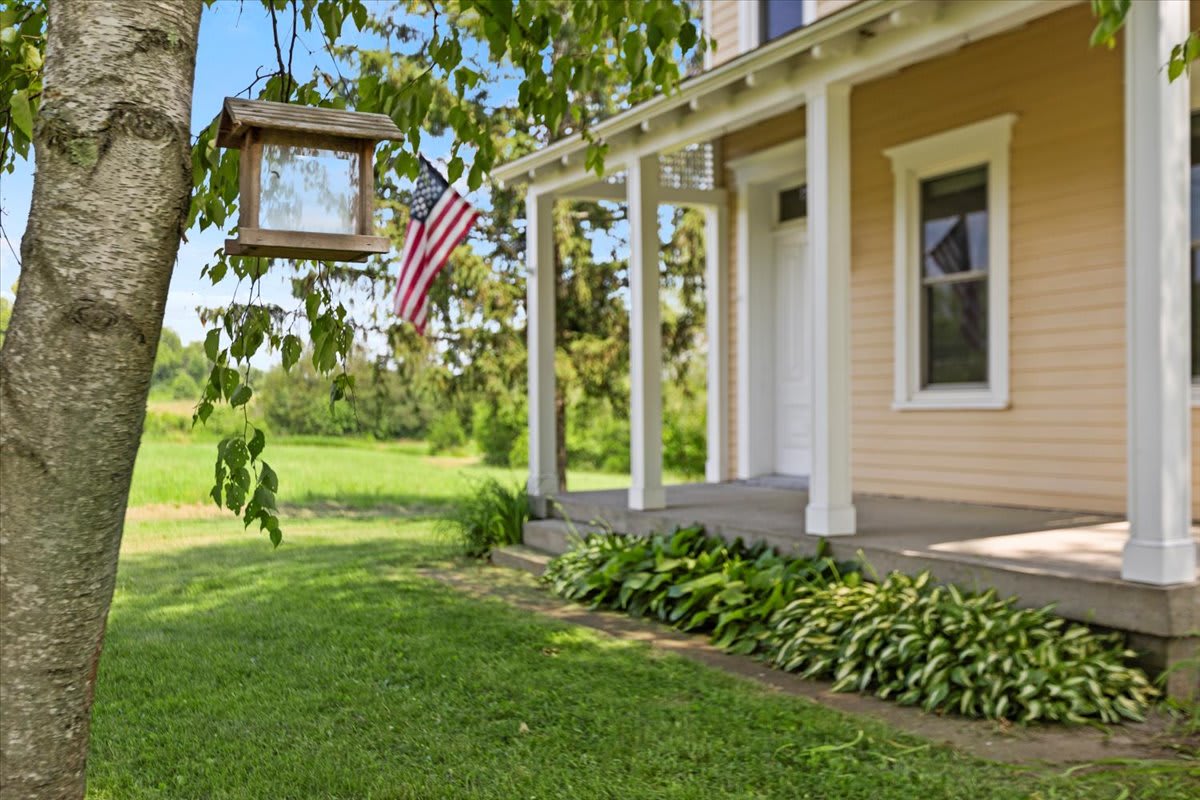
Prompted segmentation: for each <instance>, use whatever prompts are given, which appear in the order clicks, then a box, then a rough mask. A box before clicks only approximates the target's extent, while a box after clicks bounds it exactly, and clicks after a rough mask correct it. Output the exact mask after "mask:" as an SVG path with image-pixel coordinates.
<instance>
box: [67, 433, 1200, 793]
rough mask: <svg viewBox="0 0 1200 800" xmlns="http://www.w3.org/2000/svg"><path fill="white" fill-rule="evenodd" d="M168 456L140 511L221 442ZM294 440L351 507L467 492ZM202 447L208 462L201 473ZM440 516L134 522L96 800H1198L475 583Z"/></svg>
mask: <svg viewBox="0 0 1200 800" xmlns="http://www.w3.org/2000/svg"><path fill="white" fill-rule="evenodd" d="M150 445H151V446H150V447H149V448H147V449H144V452H143V459H142V462H141V463H140V464H139V473H138V478H137V485H136V486H135V497H142V498H152V499H153V502H181V500H180V497H181V496H182V497H184V498H185V500H186V498H190V497H191V496H192V495H190V494H182V493H176V494H171V493H170V492H169V491H168V490H167V489H164V488H163V487H164V486H166V485H167V484H165V483H164V482H162V481H161V480H160V476H159V475H157V474H155V473H154V472H153V470H152V469H151V468H150V467H149V466H148V465H150V464H153V465H154V467H156V468H159V469H165V468H171V467H172V466H174V467H175V468H177V471H178V473H179V476H180V477H179V478H178V480H183V479H184V477H183V476H186V475H190V474H192V473H193V472H195V473H196V474H197V475H198V476H199V477H200V478H201V479H203V478H205V477H207V475H208V472H207V464H208V461H209V453H208V450H207V448H199V449H193V450H186V449H181V450H178V451H174V452H172V451H171V450H170V449H169V448H170V447H180V448H190V447H192V446H191V445H155V443H150ZM278 450H279V453H280V456H283V455H284V451H285V450H286V451H287V455H286V459H287V460H286V461H285V458H284V457H279V456H277V457H276V461H277V462H278V463H279V464H280V467H282V468H281V469H280V470H279V471H280V474H281V478H282V479H284V480H287V476H288V475H289V474H290V475H291V476H292V477H291V480H293V481H294V482H295V483H293V485H298V486H303V487H304V488H303V489H301V490H298V492H297V493H298V495H299V496H301V497H309V498H320V499H324V498H328V499H331V500H337V501H339V502H341V501H345V499H346V498H345V497H344V496H343V494H344V493H349V494H350V495H351V496H352V497H356V498H361V502H364V503H365V502H367V499H368V498H382V499H384V500H385V501H387V502H402V503H409V502H410V501H409V500H408V499H404V500H400V501H396V500H394V498H397V497H400V498H415V499H414V500H412V501H411V502H412V503H413V504H414V505H424V504H425V501H426V498H424V497H423V496H422V495H421V492H422V491H428V492H430V493H431V494H432V495H433V496H434V497H441V498H444V497H447V496H449V495H450V493H451V492H452V491H453V486H454V484H456V483H457V481H458V480H460V479H461V478H459V477H456V476H458V475H459V474H460V473H461V472H463V470H454V469H450V468H446V469H445V470H441V471H436V470H435V469H434V467H433V466H432V465H431V464H430V463H429V462H428V460H427V459H425V458H424V457H423V456H421V455H419V454H418V453H412V452H410V453H409V454H408V455H407V456H404V455H402V454H401V452H400V450H399V449H398V448H397V449H392V450H388V449H384V450H383V451H381V452H375V451H374V450H372V449H370V448H329V447H325V448H321V447H308V446H296V447H295V448H294V450H293V449H289V448H283V447H279V448H278ZM188 453H197V454H202V455H203V460H204V465H205V468H204V469H197V470H193V469H192V467H191V466H190V465H189V464H187V463H186V462H187V460H188V458H190V457H192V456H189V455H188ZM289 470H293V471H290V472H289ZM465 472H466V473H467V474H479V472H480V471H479V470H476V469H469V470H465ZM301 475H302V476H303V479H304V480H306V481H309V483H308V484H307V485H306V486H305V485H304V484H301V483H300V482H299V480H297V477H296V476H301ZM396 480H404V481H411V485H406V486H402V487H399V488H397V487H393V486H391V484H390V482H391V481H396ZM178 485H180V486H184V485H185V484H178ZM152 487H153V488H152ZM189 491H190V490H189ZM196 491H197V492H200V493H201V496H202V492H203V487H201V488H199V489H196ZM356 502H358V501H356ZM431 527H432V526H431V521H430V520H429V519H427V518H419V517H417V518H393V517H386V516H384V517H381V516H368V517H361V516H360V517H359V518H349V517H337V518H335V517H307V518H304V519H292V520H290V521H289V522H288V524H287V525H286V526H285V540H284V544H283V546H282V547H280V548H279V549H278V550H272V549H271V548H270V546H269V545H268V544H267V543H266V541H265V539H264V538H263V537H261V536H258V535H254V534H252V533H244V532H243V531H242V529H241V525H240V524H239V523H238V522H237V521H235V520H234V519H232V518H231V517H226V516H220V517H211V518H203V519H182V520H181V519H174V520H163V519H145V518H142V517H141V516H137V515H135V516H134V517H132V518H131V520H130V522H129V523H128V524H127V526H126V534H125V541H124V544H123V548H122V550H123V553H122V563H121V568H120V573H119V576H118V585H117V592H116V596H115V598H114V603H113V610H112V614H111V617H110V622H109V628H108V639H107V642H106V645H105V651H104V657H103V659H102V662H101V668H100V676H99V682H98V687H97V695H96V706H95V720H94V726H93V749H92V758H91V761H90V763H89V791H88V796H89V797H90V798H94V799H99V798H105V799H106V800H107V799H108V798H114V799H116V798H120V799H121V800H125V799H126V798H135V799H136V798H172V799H174V798H180V799H181V800H182V799H185V798H273V799H274V798H497V800H500V799H503V800H508V799H509V798H553V799H557V798H621V799H622V800H624V799H626V798H628V799H630V800H641V799H642V798H705V799H708V798H788V799H790V798H802V797H813V798H839V799H840V798H922V799H923V800H929V799H930V798H943V797H945V798H950V797H967V796H969V797H972V798H1025V797H1039V798H1044V799H1045V800H1049V798H1118V797H1137V798H1176V797H1178V798H1183V797H1189V796H1195V795H1194V794H1193V793H1192V792H1193V791H1194V790H1195V784H1194V783H1193V784H1191V785H1190V786H1185V785H1184V777H1183V775H1182V773H1180V772H1179V771H1178V770H1177V769H1176V770H1175V771H1174V772H1171V773H1161V772H1139V771H1137V770H1136V769H1122V770H1119V771H1116V772H1106V773H1102V774H1095V775H1088V776H1083V775H1080V774H1076V775H1074V776H1072V777H1069V778H1067V777H1062V776H1061V770H1060V771H1059V772H1058V773H1053V772H1031V771H1028V770H1017V769H1013V768H1009V767H1002V766H997V765H993V764H987V763H984V762H981V761H977V760H973V759H970V758H967V757H965V756H962V755H959V754H957V753H955V752H953V751H951V750H948V749H944V748H939V747H932V746H929V745H928V744H927V743H923V742H920V741H918V740H915V739H912V738H910V737H907V736H905V735H903V734H900V733H898V732H897V731H895V730H893V729H890V728H888V727H885V726H884V725H882V724H876V723H874V722H872V721H870V720H866V719H861V718H854V717H849V716H845V715H843V714H840V713H838V712H835V711H832V710H829V709H826V708H824V707H821V706H816V705H813V704H811V703H809V702H807V701H805V700H803V699H800V698H795V697H787V696H781V695H779V694H777V693H772V692H770V691H768V690H766V689H764V688H761V687H759V686H758V685H756V684H752V683H748V682H745V681H742V680H740V679H737V678H733V677H731V676H728V675H726V674H724V673H721V672H717V671H714V670H711V669H709V668H706V667H703V666H701V665H698V664H696V663H694V662H691V661H688V660H685V659H683V658H680V657H677V656H674V655H669V654H663V653H661V652H658V651H653V650H651V649H649V648H648V647H646V646H644V645H642V644H638V643H630V642H624V641H618V640H613V639H609V638H606V637H604V636H603V635H601V634H598V633H595V632H593V631H591V630H589V629H584V628H579V627H573V626H570V625H566V624H562V623H558V622H552V621H547V620H545V619H542V618H539V617H536V616H534V615H532V614H530V613H528V612H522V611H518V610H515V609H513V608H511V607H509V606H507V605H505V604H503V603H501V602H500V601H497V600H491V599H478V598H473V597H470V596H467V595H464V594H461V593H459V592H457V591H455V590H453V589H451V588H448V587H446V586H445V585H443V584H442V583H439V582H438V581H436V580H434V579H432V578H430V577H427V576H426V575H423V574H422V572H421V570H422V569H426V568H437V567H439V566H443V565H446V564H447V563H449V562H451V561H452V559H453V554H452V552H451V551H450V549H449V546H448V545H447V543H446V542H444V541H441V540H439V539H438V538H437V537H435V536H434V535H433V534H432V533H431ZM860 732H861V735H860ZM847 743H850V744H849V745H848V746H845V747H839V745H844V744H847Z"/></svg>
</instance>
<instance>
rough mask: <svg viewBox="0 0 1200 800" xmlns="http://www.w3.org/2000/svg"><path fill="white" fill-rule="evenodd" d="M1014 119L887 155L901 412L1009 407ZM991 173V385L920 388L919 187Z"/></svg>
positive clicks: (957, 131) (914, 144) (937, 137)
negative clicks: (963, 174)
mask: <svg viewBox="0 0 1200 800" xmlns="http://www.w3.org/2000/svg"><path fill="white" fill-rule="evenodd" d="M1016 120H1017V116H1016V114H1001V115H1000V116H997V117H992V118H990V119H986V120H983V121H981V122H976V123H974V124H971V125H966V126H964V127H961V128H956V129H954V130H950V131H945V132H943V133H938V134H935V135H933V136H927V137H925V138H923V139H917V140H915V141H912V142H907V143H905V144H902V145H898V146H896V147H892V148H889V149H887V150H884V151H883V153H884V155H885V156H887V157H888V158H889V159H891V162H892V172H893V176H894V179H895V196H894V202H895V256H894V258H895V274H894V278H895V314H894V326H895V331H894V333H895V335H894V341H895V379H894V397H893V402H892V408H893V409H895V410H898V411H909V410H923V409H924V410H944V409H977V410H1003V409H1006V408H1008V407H1009V393H1008V392H1009V384H1008V379H1009V375H1008V364H1009V340H1008V288H1009V287H1008V283H1009V277H1008V233H1009V216H1008V210H1009V145H1010V143H1011V141H1012V128H1013V123H1015V122H1016ZM979 166H986V167H987V168H988V186H987V198H988V276H987V291H988V382H987V384H984V385H980V384H960V385H954V384H944V385H937V386H931V387H922V386H921V376H922V369H921V367H922V358H923V352H922V347H921V323H922V319H921V270H920V267H921V253H920V250H921V230H920V226H921V193H920V185H921V181H922V180H925V179H927V178H933V177H937V176H939V175H947V174H950V173H953V172H958V171H960V170H964V169H969V168H971V167H979Z"/></svg>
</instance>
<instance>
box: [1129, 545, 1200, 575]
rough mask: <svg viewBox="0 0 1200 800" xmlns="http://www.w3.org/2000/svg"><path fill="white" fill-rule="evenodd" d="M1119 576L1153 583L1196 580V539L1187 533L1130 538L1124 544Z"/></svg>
mask: <svg viewBox="0 0 1200 800" xmlns="http://www.w3.org/2000/svg"><path fill="white" fill-rule="evenodd" d="M1121 578H1122V579H1124V580H1127V581H1134V582H1136V583H1150V584H1154V585H1155V586H1167V585H1170V584H1173V583H1192V582H1194V581H1195V580H1196V542H1195V541H1194V540H1193V539H1192V538H1191V537H1190V536H1189V537H1188V538H1187V539H1179V540H1176V541H1171V542H1143V541H1138V540H1136V539H1130V540H1129V541H1128V542H1126V544H1125V554H1124V558H1123V559H1122V562H1121Z"/></svg>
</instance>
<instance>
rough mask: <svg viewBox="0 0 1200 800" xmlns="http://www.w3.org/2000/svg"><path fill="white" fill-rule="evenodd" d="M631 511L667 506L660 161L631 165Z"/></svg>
mask: <svg viewBox="0 0 1200 800" xmlns="http://www.w3.org/2000/svg"><path fill="white" fill-rule="evenodd" d="M625 190H626V192H628V199H629V295H630V309H629V369H630V376H629V378H630V380H629V385H630V397H629V433H630V478H631V479H632V483H631V484H630V487H629V507H630V508H632V509H637V510H643V509H654V508H665V507H666V493H665V492H664V490H663V483H662V323H661V321H660V313H659V308H658V303H659V300H658V249H659V244H658V199H657V193H658V156H657V155H649V156H644V157H641V158H637V159H635V160H633V161H631V162H630V164H629V171H628V172H627V173H626V177H625Z"/></svg>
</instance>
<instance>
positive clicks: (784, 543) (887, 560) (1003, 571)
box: [549, 483, 1200, 685]
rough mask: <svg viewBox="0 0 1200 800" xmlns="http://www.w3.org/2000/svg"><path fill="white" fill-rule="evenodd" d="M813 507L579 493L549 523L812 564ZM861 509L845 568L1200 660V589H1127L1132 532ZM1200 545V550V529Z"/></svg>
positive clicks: (841, 542)
mask: <svg viewBox="0 0 1200 800" xmlns="http://www.w3.org/2000/svg"><path fill="white" fill-rule="evenodd" d="M807 502H808V493H807V491H805V490H804V489H803V488H775V487H771V486H763V485H761V484H760V485H750V484H747V483H723V484H687V485H681V486H670V487H668V488H667V508H666V509H664V510H658V511H631V510H629V508H628V507H627V494H626V492H625V491H624V490H608V491H592V492H567V493H565V494H563V495H560V496H559V497H558V498H556V500H555V502H554V503H552V504H551V507H550V509H549V514H550V516H553V517H560V518H565V519H569V520H571V521H572V522H574V523H575V524H576V525H578V526H580V527H581V528H582V527H585V526H590V524H593V523H603V524H607V525H609V526H611V527H612V528H613V530H616V531H618V532H621V533H634V534H647V533H651V532H656V531H658V532H662V531H670V530H673V529H674V528H675V527H677V526H684V525H691V524H700V525H702V526H703V527H704V528H705V529H706V530H707V531H708V533H710V534H711V535H716V536H721V537H722V538H724V539H727V540H733V539H735V538H739V537H740V538H742V539H744V540H746V541H750V542H753V541H760V540H761V541H766V542H767V543H769V544H771V545H772V546H774V547H776V548H778V549H779V550H780V551H782V552H793V553H797V554H811V553H813V552H815V551H816V548H817V546H818V543H819V539H818V538H817V537H813V536H807V535H805V534H804V508H805V505H806V504H807ZM854 502H855V506H856V507H857V509H858V533H857V534H855V535H854V536H844V537H832V538H830V539H829V540H828V541H829V544H830V545H831V547H832V550H833V554H834V556H835V557H836V558H838V559H845V560H849V559H854V558H855V557H857V556H859V555H861V556H862V557H863V558H865V560H866V561H867V562H868V563H869V564H870V565H871V566H872V567H873V568H874V569H875V570H877V571H878V572H879V573H881V574H884V573H887V572H890V571H892V570H900V571H903V572H908V573H915V572H919V571H922V570H929V571H931V572H932V573H933V575H934V576H935V577H936V578H937V579H938V580H940V581H943V582H947V583H955V584H957V585H959V586H962V587H964V588H968V589H976V590H983V589H987V588H994V589H996V590H997V591H998V592H1000V593H1001V594H1002V595H1015V596H1016V597H1017V598H1018V602H1019V604H1020V605H1022V606H1041V605H1046V604H1048V603H1053V604H1055V606H1056V607H1057V611H1058V613H1060V614H1062V615H1063V616H1065V617H1068V618H1070V619H1075V620H1079V621H1082V622H1087V623H1090V624H1093V625H1098V626H1101V627H1106V628H1113V629H1118V630H1122V631H1126V632H1128V633H1129V634H1130V642H1131V644H1132V645H1133V646H1134V647H1136V648H1138V649H1140V650H1142V651H1144V652H1145V653H1146V655H1147V659H1146V661H1147V665H1148V666H1152V667H1161V666H1163V665H1164V664H1167V663H1174V662H1176V661H1178V660H1180V659H1182V658H1187V657H1189V656H1191V655H1193V654H1195V653H1197V652H1200V647H1198V644H1200V581H1197V580H1194V581H1192V582H1191V583H1188V584H1183V585H1177V586H1169V587H1161V586H1150V585H1146V584H1138V583H1131V582H1128V581H1124V580H1122V579H1121V552H1122V548H1123V547H1124V545H1125V540H1126V537H1127V531H1128V523H1127V522H1125V521H1123V520H1121V519H1119V518H1116V517H1109V516H1103V515H1095V514H1081V513H1076V512H1069V511H1053V510H1043V509H1029V508H1012V507H1003V506H986V505H975V504H968V503H946V502H937V501H929V500H913V499H906V498H897V497H884V496H878V495H856V496H855V498H854ZM1193 535H1194V536H1196V537H1197V538H1198V539H1200V529H1198V528H1193ZM1188 680H1189V681H1195V680H1197V678H1196V677H1195V676H1193V677H1191V678H1188ZM1193 685H1195V684H1193Z"/></svg>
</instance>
